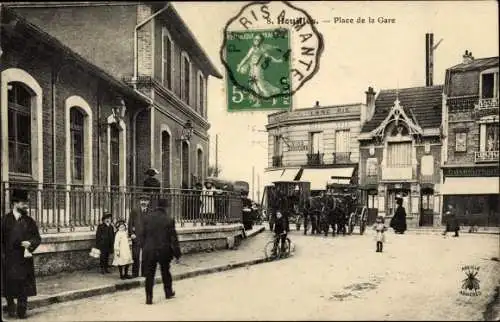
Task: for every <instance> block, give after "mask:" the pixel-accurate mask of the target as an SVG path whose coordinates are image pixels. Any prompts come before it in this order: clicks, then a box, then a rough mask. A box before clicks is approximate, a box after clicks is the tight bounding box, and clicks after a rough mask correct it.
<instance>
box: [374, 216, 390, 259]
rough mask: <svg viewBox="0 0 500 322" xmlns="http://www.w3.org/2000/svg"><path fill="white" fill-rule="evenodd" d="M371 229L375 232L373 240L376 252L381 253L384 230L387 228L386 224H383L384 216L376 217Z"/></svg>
mask: <svg viewBox="0 0 500 322" xmlns="http://www.w3.org/2000/svg"><path fill="white" fill-rule="evenodd" d="M373 229H374V230H375V232H376V235H375V240H376V241H377V253H381V252H382V248H383V246H384V242H385V234H384V232H385V231H386V230H387V226H386V225H385V224H384V217H382V216H378V217H377V220H376V221H375V225H373Z"/></svg>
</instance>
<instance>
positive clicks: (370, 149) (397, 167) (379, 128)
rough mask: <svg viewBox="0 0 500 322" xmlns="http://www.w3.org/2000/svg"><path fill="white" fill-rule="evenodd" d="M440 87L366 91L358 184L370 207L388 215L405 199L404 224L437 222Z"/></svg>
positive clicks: (438, 211) (439, 160) (422, 224)
mask: <svg viewBox="0 0 500 322" xmlns="http://www.w3.org/2000/svg"><path fill="white" fill-rule="evenodd" d="M442 92H443V86H428V87H415V88H404V89H386V90H381V91H380V93H379V94H378V95H377V96H376V97H375V94H376V93H375V92H374V90H373V89H372V88H371V87H370V88H369V89H368V91H367V92H366V108H367V110H366V112H365V113H364V115H366V122H364V124H363V125H362V128H361V134H360V135H359V144H360V147H359V149H360V152H359V153H360V167H359V173H360V184H361V186H362V188H363V189H364V190H365V191H366V194H365V196H364V200H365V203H366V205H367V207H368V209H369V211H370V212H378V214H379V215H382V216H386V217H392V216H393V214H394V210H395V208H396V204H395V197H396V196H401V197H402V198H403V206H404V207H405V209H406V212H407V216H408V217H407V222H408V226H409V227H411V226H413V227H415V226H427V225H431V226H432V225H438V224H440V222H441V221H440V220H439V216H440V209H441V198H440V193H439V189H440V182H441V173H440V167H439V165H440V162H441V130H440V128H441V106H442Z"/></svg>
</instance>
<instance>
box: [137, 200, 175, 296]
mask: <svg viewBox="0 0 500 322" xmlns="http://www.w3.org/2000/svg"><path fill="white" fill-rule="evenodd" d="M166 206H167V201H166V200H165V199H159V200H158V207H157V208H156V209H155V210H154V211H152V212H151V214H150V215H148V216H147V217H145V219H144V226H143V230H142V236H141V240H142V241H143V257H142V258H143V263H144V270H145V275H146V283H145V289H146V304H148V305H151V304H153V286H154V280H155V273H156V266H157V264H160V270H161V278H162V281H163V290H164V292H165V298H167V299H169V298H172V297H174V296H175V292H174V291H173V289H172V275H171V274H170V261H171V260H172V259H173V258H174V257H175V258H176V259H177V260H179V258H180V257H181V251H180V246H179V240H178V239H177V232H176V230H175V221H174V219H173V218H172V217H171V216H170V214H167V211H166Z"/></svg>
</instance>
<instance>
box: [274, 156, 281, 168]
mask: <svg viewBox="0 0 500 322" xmlns="http://www.w3.org/2000/svg"><path fill="white" fill-rule="evenodd" d="M281 166H283V156H282V155H274V156H273V167H281Z"/></svg>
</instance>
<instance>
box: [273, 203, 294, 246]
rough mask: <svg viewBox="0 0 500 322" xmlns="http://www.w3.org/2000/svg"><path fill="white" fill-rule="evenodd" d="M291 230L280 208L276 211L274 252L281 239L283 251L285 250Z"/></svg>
mask: <svg viewBox="0 0 500 322" xmlns="http://www.w3.org/2000/svg"><path fill="white" fill-rule="evenodd" d="M289 231H290V227H289V224H288V221H287V220H286V218H285V217H284V216H283V214H282V213H281V211H280V210H278V211H276V221H275V222H274V247H273V254H276V250H277V247H278V244H279V243H280V241H281V252H282V253H284V252H285V245H286V237H287V233H288V232H289Z"/></svg>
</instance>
